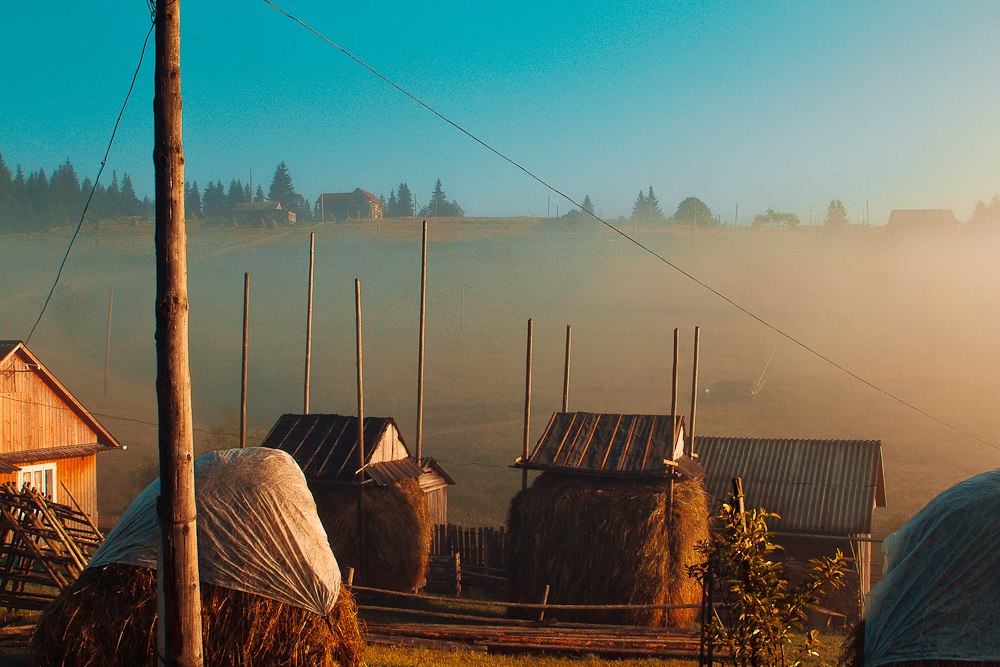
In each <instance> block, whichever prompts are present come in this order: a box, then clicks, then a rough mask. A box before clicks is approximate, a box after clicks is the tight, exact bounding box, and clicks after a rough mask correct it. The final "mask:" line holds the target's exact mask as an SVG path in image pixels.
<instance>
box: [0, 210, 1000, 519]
mask: <svg viewBox="0 0 1000 667" xmlns="http://www.w3.org/2000/svg"><path fill="white" fill-rule="evenodd" d="M316 231H317V251H316V257H317V266H316V301H315V321H314V339H313V385H312V411H314V412H318V411H324V412H338V413H341V414H351V413H352V412H353V411H354V410H355V401H356V397H355V396H354V385H353V379H352V378H353V375H354V367H353V364H354V352H353V345H354V342H353V331H354V322H353V313H354V305H353V280H354V278H355V277H357V278H360V280H361V284H362V295H363V301H364V312H365V361H366V365H365V387H366V401H365V402H366V408H367V411H368V412H370V413H371V414H381V415H391V416H393V417H394V418H395V419H396V421H397V423H398V424H399V426H400V428H401V430H402V433H403V436H404V438H407V439H412V437H413V432H414V429H415V421H416V420H415V403H416V400H415V388H416V363H417V346H416V343H417V325H418V305H419V257H420V230H419V223H417V222H384V223H381V224H368V225H326V226H323V227H321V228H319V229H317V230H316ZM625 231H627V232H629V233H632V234H634V235H635V236H636V237H637V238H638V239H639V240H640V241H642V242H643V243H645V244H646V245H648V246H649V247H650V248H652V249H654V250H655V251H656V252H658V253H659V254H660V255H661V256H663V257H664V258H665V259H667V260H669V261H670V262H672V263H673V264H675V265H676V266H677V267H680V268H681V269H683V270H684V271H687V272H688V273H690V274H691V275H693V276H696V277H697V278H698V279H699V280H701V281H703V282H704V283H706V284H708V285H711V286H712V287H713V288H715V289H717V290H718V291H720V292H722V293H723V294H725V295H726V296H727V297H729V298H730V299H732V300H733V301H735V302H737V303H739V304H740V305H741V306H743V307H745V308H747V309H748V310H751V311H752V312H754V313H755V314H756V315H757V316H758V317H760V318H761V319H763V320H765V321H767V322H768V323H771V324H773V325H774V326H776V327H780V328H781V329H782V330H783V331H785V332H788V333H789V334H790V335H792V336H794V337H795V338H797V339H799V340H801V341H803V342H805V343H807V344H808V345H809V346H810V347H812V348H813V349H815V350H817V351H820V352H822V353H823V354H824V355H826V356H827V357H829V359H831V360H834V361H835V362H836V363H837V364H839V365H841V366H842V367H844V368H845V369H847V370H849V371H851V372H853V373H856V374H858V375H860V376H862V377H864V378H865V379H866V380H868V381H869V382H871V383H872V384H875V385H877V386H879V387H881V388H885V389H886V390H888V391H889V392H891V393H892V394H893V396H895V397H896V398H891V397H888V396H886V395H885V394H882V393H880V392H879V391H876V390H874V389H872V388H871V387H870V386H868V385H866V384H864V383H862V382H859V381H858V380H856V379H854V378H852V377H851V376H850V375H848V374H846V373H844V372H843V371H841V370H838V369H837V368H835V367H834V366H833V365H831V363H829V362H827V361H824V360H822V359H820V358H818V357H817V356H815V355H813V354H811V353H810V352H808V351H806V350H805V349H803V348H802V347H800V346H798V345H797V344H796V343H793V342H791V341H789V340H788V339H787V338H784V337H782V336H780V335H779V334H777V333H775V332H774V331H773V330H771V329H769V328H768V327H766V326H763V325H762V324H761V323H760V322H759V321H756V320H754V319H752V318H750V317H748V316H747V315H745V314H744V313H742V312H741V311H740V310H738V309H736V308H734V307H733V306H732V305H730V304H728V303H726V302H725V301H724V300H722V299H720V298H719V297H718V296H716V295H714V294H712V293H711V292H709V291H707V290H706V289H705V288H703V287H700V286H699V285H697V284H696V283H695V282H693V281H692V280H691V279H689V278H687V277H685V276H684V275H683V274H681V273H679V272H678V271H676V270H674V269H671V268H669V267H668V266H666V265H665V264H663V263H662V262H660V261H658V260H656V259H654V258H652V257H650V256H648V255H646V254H645V253H644V252H643V251H641V250H637V249H636V248H635V247H634V246H632V245H630V244H629V243H628V242H627V241H625V240H623V239H622V238H621V237H618V236H617V235H615V234H614V233H613V232H611V231H609V230H607V229H605V228H603V227H600V226H598V225H596V224H591V223H589V222H585V223H579V224H565V223H551V224H550V223H545V224H543V223H539V222H537V221H531V220H530V219H522V220H517V221H507V222H505V221H499V220H489V221H480V222H467V223H462V222H442V223H438V224H435V225H432V227H431V232H430V247H429V251H428V254H429V267H428V306H427V314H428V329H427V354H426V382H427V384H426V389H425V416H424V439H425V447H426V450H427V453H428V454H430V455H432V456H435V457H437V458H438V459H439V460H441V461H442V462H443V463H444V465H445V466H446V467H447V469H448V470H449V472H450V473H451V474H452V476H454V477H455V478H456V479H457V480H458V485H457V486H455V487H453V488H452V489H451V491H450V496H451V499H450V502H449V507H450V511H451V518H452V519H453V520H456V521H461V522H464V523H466V524H497V523H499V522H501V521H503V520H504V517H505V514H506V509H507V505H508V503H509V499H510V498H511V496H512V495H513V493H514V492H515V491H516V490H517V488H518V487H519V477H520V475H519V473H517V472H515V471H513V470H510V469H509V466H510V464H511V463H512V462H513V459H514V457H515V456H517V455H518V454H519V453H520V451H519V450H520V439H521V428H522V423H521V412H522V408H523V390H524V378H523V373H524V356H523V355H524V328H525V321H526V320H527V319H528V318H529V317H533V318H534V320H535V350H534V364H535V365H534V378H533V408H532V409H533V419H532V428H531V434H532V438H537V437H538V435H540V433H541V431H542V429H543V428H544V426H545V423H546V421H547V417H548V413H549V412H550V411H552V410H555V409H558V407H559V403H560V399H561V390H562V355H563V344H564V335H565V325H566V324H567V323H572V324H573V327H574V329H573V331H574V339H573V368H572V386H571V391H570V408H571V409H581V410H592V411H605V412H616V411H620V412H628V413H663V412H665V411H668V410H669V393H670V389H669V384H668V377H669V374H670V369H669V365H670V353H669V344H670V343H669V340H670V337H671V332H672V329H673V328H674V327H679V328H680V330H681V339H682V345H683V346H684V347H683V348H682V358H681V374H682V378H683V379H684V381H682V382H681V388H682V391H681V396H680V405H681V406H682V408H683V411H684V412H687V411H688V406H689V403H690V397H689V395H688V387H689V386H690V382H689V379H688V376H687V374H688V373H689V371H690V359H689V356H690V352H689V347H690V344H691V331H692V329H693V327H694V325H696V324H697V325H700V326H701V327H702V356H701V377H700V386H701V387H703V388H710V387H711V386H712V385H713V384H714V383H716V382H721V381H729V380H736V381H749V382H753V381H757V380H758V378H759V377H760V375H761V372H762V370H763V368H764V365H765V363H766V361H767V359H768V357H769V356H770V354H771V352H772V350H774V357H773V359H772V361H771V364H770V365H769V366H768V370H767V373H766V376H765V378H764V379H765V383H764V387H763V391H762V392H761V393H760V394H759V395H758V396H757V397H756V398H754V399H753V400H749V399H747V400H742V401H733V402H720V401H715V402H713V401H711V400H710V399H708V398H705V397H703V400H701V401H700V402H699V409H698V424H699V431H700V432H701V433H702V434H706V435H740V436H767V437H816V438H865V439H867V438H876V439H881V440H882V443H883V456H884V461H885V471H886V486H887V496H888V503H889V507H888V508H886V509H885V510H878V511H877V512H876V514H875V532H876V535H884V534H885V533H887V532H888V531H891V530H893V529H894V528H895V527H897V526H898V525H900V524H901V523H902V522H903V521H904V520H905V519H907V518H908V517H909V516H911V515H912V514H913V513H914V512H915V511H916V510H918V509H919V508H920V507H921V506H922V505H923V504H924V503H926V502H927V500H929V499H930V498H931V497H932V496H933V495H934V494H936V493H937V492H939V491H940V490H942V489H944V488H946V487H947V486H949V485H951V484H953V483H954V482H956V481H958V480H960V479H964V478H966V477H969V476H971V475H973V474H976V473H978V472H982V471H984V470H987V469H991V468H994V467H996V466H998V465H1000V451H998V445H997V444H996V443H1000V422H998V421H997V420H996V418H995V410H993V406H992V402H993V398H994V397H995V396H997V395H998V394H1000V375H998V374H996V373H995V372H994V371H993V369H994V368H996V367H997V366H998V364H1000V348H998V347H997V346H996V345H995V344H994V341H993V338H994V335H993V332H994V331H995V330H996V329H997V328H998V327H1000V284H998V283H997V282H996V281H995V280H993V279H992V278H991V276H992V271H993V268H992V267H993V258H994V257H995V254H996V249H997V246H1000V243H998V240H997V239H995V238H972V237H968V236H955V237H949V238H944V239H932V240H921V239H909V240H906V239H904V240H900V239H893V238H889V237H887V236H886V235H885V234H883V233H881V231H879V230H870V231H865V232H862V231H861V230H856V233H849V234H845V235H830V234H824V233H822V232H819V231H815V232H809V231H805V230H802V231H799V232H780V231H749V230H746V229H740V230H736V231H734V230H733V229H732V228H731V227H730V228H728V229H725V228H720V229H717V230H709V231H701V230H699V231H698V233H697V234H696V235H694V236H693V237H692V236H691V235H690V234H689V231H688V230H684V229H681V230H675V229H671V228H669V227H661V228H651V227H644V226H643V225H633V224H632V223H627V224H626V229H625ZM67 238H68V232H67V231H66V230H61V231H54V232H52V233H47V234H38V235H22V236H13V237H5V238H4V239H3V243H2V244H0V265H2V266H4V277H5V287H4V291H3V293H2V294H0V337H2V338H16V337H24V336H26V335H27V331H28V330H30V328H31V326H32V324H33V323H34V320H35V318H36V317H37V315H38V309H39V307H40V304H41V302H42V300H43V299H44V297H45V294H46V292H47V289H48V287H49V286H50V285H51V280H52V277H53V275H54V273H55V268H56V266H57V265H58V260H59V258H60V257H61V253H62V252H64V251H65V243H66V241H67ZM152 251H153V246H152V230H151V228H150V227H148V226H139V227H127V226H114V225H104V226H102V227H101V228H100V229H85V231H84V233H83V234H82V235H81V237H80V239H79V240H78V241H77V244H76V246H75V247H74V249H73V254H72V255H71V257H70V261H69V264H68V265H67V268H66V271H65V273H64V275H63V281H62V283H61V284H60V287H59V289H58V290H57V291H56V293H55V296H54V298H53V301H52V303H51V305H50V306H49V310H48V312H47V313H46V316H45V318H44V319H43V321H42V324H41V325H40V326H39V328H38V330H37V331H36V333H35V335H34V337H33V338H32V340H31V343H30V344H31V347H32V349H33V350H34V351H35V352H36V353H37V354H38V355H39V356H40V357H41V358H42V359H43V360H44V361H45V363H46V364H47V365H48V366H49V367H50V368H51V369H52V370H53V371H54V372H55V374H56V375H57V377H59V378H60V379H61V380H62V381H63V382H64V383H65V384H66V385H67V386H69V387H70V388H71V390H72V391H73V393H74V394H75V395H76V396H77V397H79V398H80V399H81V400H82V402H83V403H84V404H85V405H87V406H88V407H89V408H91V409H92V410H93V411H94V412H96V413H98V414H99V415H100V417H99V418H100V419H101V420H102V421H103V422H104V423H105V424H106V425H107V426H108V427H109V428H110V430H111V431H112V432H113V433H115V434H116V435H117V436H118V437H119V438H120V439H121V440H122V441H123V442H125V443H127V444H128V445H129V449H128V451H126V452H123V453H121V454H118V455H115V460H114V461H113V462H112V461H106V462H105V461H103V460H102V463H101V465H100V466H99V476H100V477H99V497H100V504H101V511H102V513H103V514H104V515H105V516H106V517H109V518H111V517H114V516H115V515H116V514H117V513H119V512H120V511H121V510H122V509H123V508H124V506H125V505H126V504H127V503H128V502H129V501H130V500H131V498H132V497H133V496H134V495H135V493H136V492H137V491H138V490H139V489H140V488H141V487H142V486H143V485H144V484H145V483H146V482H148V481H149V479H150V476H151V475H152V474H153V471H154V467H153V462H154V461H155V433H156V431H155V421H156V410H155V395H154V385H153V374H154V361H155V356H154V353H153V343H154V341H153V309H152V296H153V285H154V283H153V262H152ZM189 255H190V271H189V281H190V290H191V367H192V379H193V387H194V412H195V419H196V421H197V426H198V427H199V428H200V429H202V431H201V432H200V433H199V438H200V439H201V440H202V446H209V443H208V442H207V440H208V438H209V437H210V434H211V432H212V431H221V432H223V433H232V432H233V431H234V430H235V429H234V428H232V427H231V425H232V424H234V423H235V421H234V419H233V416H234V415H235V414H237V412H238V408H239V370H240V344H239V343H240V325H241V322H242V313H241V309H242V279H243V272H244V271H249V272H250V274H251V315H250V319H251V342H250V346H251V347H250V361H249V367H250V383H249V414H248V419H249V423H250V427H251V430H252V431H255V432H256V434H258V435H259V434H262V433H264V432H266V431H267V430H268V429H269V428H270V426H271V425H272V424H273V423H274V421H275V420H276V419H277V417H278V416H279V415H280V414H282V413H284V412H295V411H300V410H301V398H300V397H301V392H302V387H301V385H302V359H303V349H304V338H305V298H306V273H307V260H308V234H306V233H304V232H302V231H297V230H292V231H286V230H242V229H240V230H233V229H225V230H223V229H199V228H197V227H195V228H193V229H192V230H191V234H190V248H189ZM112 288H114V290H115V300H114V313H115V319H114V324H113V333H112V354H111V388H110V392H109V395H108V396H107V398H105V397H104V395H103V391H102V368H103V361H104V350H103V339H104V328H105V317H106V311H107V301H108V293H109V290H110V289H112ZM897 399H899V400H897ZM900 401H905V402H908V403H911V404H913V405H915V406H917V407H919V408H920V409H922V410H925V411H927V412H930V413H932V414H933V415H935V416H937V417H939V418H941V419H942V420H944V421H947V422H949V423H950V424H954V425H955V426H957V427H958V428H960V429H963V430H965V431H967V432H969V433H972V434H974V435H975V436H977V437H978V438H980V439H982V440H985V441H987V442H986V443H983V442H979V441H977V440H976V439H975V438H970V437H968V436H966V435H962V434H961V433H959V432H957V431H955V430H953V429H950V428H948V427H946V426H943V425H942V424H940V423H938V422H936V421H934V420H932V419H929V418H927V417H925V416H923V415H921V414H920V413H919V412H917V411H915V410H913V409H911V408H909V407H906V406H905V405H903V403H901V402H900ZM233 443H235V440H234V439H233V438H232V437H231V436H225V435H222V436H216V437H214V439H213V440H212V442H211V443H210V445H211V446H213V447H218V446H231V445H232V444H233Z"/></svg>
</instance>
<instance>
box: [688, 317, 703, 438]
mask: <svg viewBox="0 0 1000 667" xmlns="http://www.w3.org/2000/svg"><path fill="white" fill-rule="evenodd" d="M700 349H701V327H695V328H694V369H693V370H692V371H691V429H690V432H689V433H688V440H689V441H690V443H691V444H690V445H689V446H688V451H689V452H691V456H692V458H693V457H694V456H695V451H694V426H695V421H696V419H697V415H698V352H699V350H700Z"/></svg>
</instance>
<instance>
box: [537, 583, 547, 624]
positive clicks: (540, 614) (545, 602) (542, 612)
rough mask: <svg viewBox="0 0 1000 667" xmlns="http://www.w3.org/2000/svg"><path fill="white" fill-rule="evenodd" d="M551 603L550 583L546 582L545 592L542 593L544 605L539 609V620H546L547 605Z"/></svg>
mask: <svg viewBox="0 0 1000 667" xmlns="http://www.w3.org/2000/svg"><path fill="white" fill-rule="evenodd" d="M548 603H549V585H548V584H545V593H543V594H542V607H541V609H539V610H538V622H539V623H541V622H542V621H544V620H545V605H547V604H548Z"/></svg>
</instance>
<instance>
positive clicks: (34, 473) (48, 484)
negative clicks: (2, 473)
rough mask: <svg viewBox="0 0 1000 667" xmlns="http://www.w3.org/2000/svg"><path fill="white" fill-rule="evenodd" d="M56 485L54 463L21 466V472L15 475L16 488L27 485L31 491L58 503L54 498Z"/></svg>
mask: <svg viewBox="0 0 1000 667" xmlns="http://www.w3.org/2000/svg"><path fill="white" fill-rule="evenodd" d="M57 483H58V480H57V479H56V464H55V463H41V464H39V465H32V466H21V470H20V471H18V473H17V486H18V488H20V487H23V486H24V485H25V484H28V485H29V486H31V488H32V489H34V490H35V491H38V492H39V493H41V494H42V495H43V496H46V497H47V498H48V499H49V500H51V501H52V502H58V498H57V497H56V484H57Z"/></svg>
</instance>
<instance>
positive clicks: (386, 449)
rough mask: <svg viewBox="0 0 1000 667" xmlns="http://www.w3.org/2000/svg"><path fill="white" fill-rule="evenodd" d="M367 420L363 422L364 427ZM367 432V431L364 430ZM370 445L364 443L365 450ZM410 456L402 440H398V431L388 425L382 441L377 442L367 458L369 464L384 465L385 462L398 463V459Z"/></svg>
mask: <svg viewBox="0 0 1000 667" xmlns="http://www.w3.org/2000/svg"><path fill="white" fill-rule="evenodd" d="M367 422H368V420H367V419H366V420H365V425H366V427H367ZM365 430H366V431H367V430H368V429H367V428H365ZM371 446H372V445H371V444H370V443H365V448H366V449H367V448H369V447H371ZM409 455H410V454H409V452H407V451H406V445H404V444H403V442H402V440H400V439H399V431H397V430H396V429H395V428H393V427H392V424H389V427H388V428H386V429H385V432H384V433H383V434H382V439H381V440H379V442H378V444H377V445H376V446H375V448H374V449H373V450H372V454H371V458H369V460H368V462H369V463H384V462H386V461H398V460H399V459H405V458H406V457H408V456H409Z"/></svg>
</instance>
